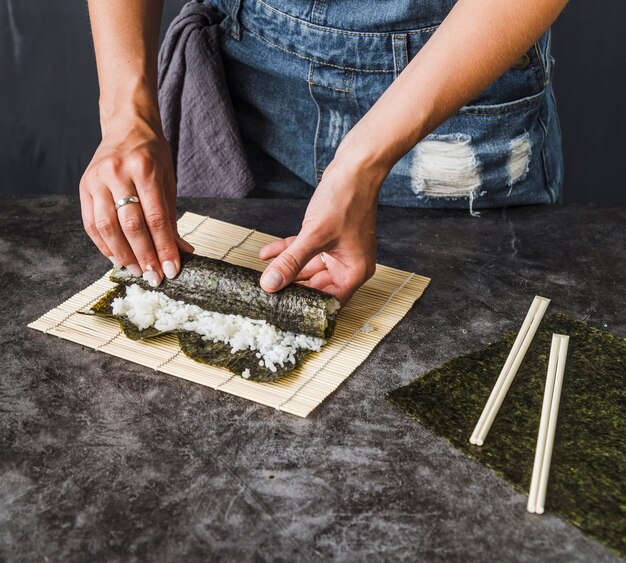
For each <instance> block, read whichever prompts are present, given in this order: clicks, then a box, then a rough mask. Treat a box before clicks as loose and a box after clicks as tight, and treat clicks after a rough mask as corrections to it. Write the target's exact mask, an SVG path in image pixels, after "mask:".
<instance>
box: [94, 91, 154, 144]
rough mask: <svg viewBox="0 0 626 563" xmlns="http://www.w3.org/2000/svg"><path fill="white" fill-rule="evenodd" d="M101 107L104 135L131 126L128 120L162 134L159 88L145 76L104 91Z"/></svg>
mask: <svg viewBox="0 0 626 563" xmlns="http://www.w3.org/2000/svg"><path fill="white" fill-rule="evenodd" d="M99 109H100V127H101V130H102V136H103V137H104V136H105V135H107V134H108V133H110V132H111V131H114V130H116V129H118V128H120V127H121V128H128V127H129V124H142V125H143V126H145V127H148V128H150V129H151V130H153V131H154V132H156V133H157V134H161V135H162V126H161V117H160V114H159V103H158V98H157V94H156V88H155V87H152V86H150V85H149V84H147V83H146V81H144V80H142V79H138V80H137V81H135V82H134V83H133V81H130V82H129V83H126V84H124V85H119V86H118V85H116V86H115V87H113V88H110V89H108V90H107V91H106V93H104V92H102V93H101V96H100V101H99Z"/></svg>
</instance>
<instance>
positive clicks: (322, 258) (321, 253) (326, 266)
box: [320, 252, 328, 270]
mask: <svg viewBox="0 0 626 563" xmlns="http://www.w3.org/2000/svg"><path fill="white" fill-rule="evenodd" d="M320 260H321V261H322V264H324V268H326V269H327V270H328V264H326V258H324V253H323V252H320Z"/></svg>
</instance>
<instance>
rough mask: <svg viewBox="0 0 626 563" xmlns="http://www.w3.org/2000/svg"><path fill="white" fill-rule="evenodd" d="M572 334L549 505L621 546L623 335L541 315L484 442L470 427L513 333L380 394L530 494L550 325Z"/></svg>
mask: <svg viewBox="0 0 626 563" xmlns="http://www.w3.org/2000/svg"><path fill="white" fill-rule="evenodd" d="M553 333H559V334H568V335H570V342H569V353H568V357H567V364H566V366H565V378H564V381H563V389H562V394H561V404H560V409H559V418H558V423H557V428H556V438H555V445H554V451H553V457H552V465H551V468H550V478H549V482H548V492H547V497H546V509H548V510H552V511H554V512H556V513H558V514H559V515H561V516H562V517H563V518H565V519H566V520H568V521H569V522H571V523H572V524H574V525H575V526H577V527H578V528H580V529H581V530H582V531H583V532H585V533H587V534H589V535H590V536H592V537H594V538H595V539H597V540H599V541H601V542H603V543H604V544H606V545H607V546H608V547H610V548H612V549H613V550H615V551H616V552H617V553H619V554H620V555H621V556H625V555H626V432H625V430H626V389H625V385H624V383H625V375H626V339H624V338H620V337H618V336H615V335H613V334H610V333H607V332H603V331H600V330H597V329H595V328H592V327H590V326H589V325H587V324H585V323H583V322H579V321H576V320H573V319H571V318H569V317H566V316H564V315H551V316H549V317H547V318H545V319H544V320H543V322H542V323H541V325H540V328H539V330H538V332H537V334H536V335H535V338H534V339H533V342H532V344H531V346H530V349H529V350H528V352H527V354H526V357H525V358H524V361H523V363H522V366H521V368H520V370H519V372H518V374H517V376H516V378H515V380H514V381H513V384H512V385H511V388H510V390H509V392H508V394H507V396H506V399H505V401H504V403H503V405H502V407H501V409H500V411H499V413H498V416H497V417H496V419H495V421H494V423H493V426H492V427H491V430H490V431H489V434H488V436H487V439H486V440H485V444H484V445H483V446H482V447H479V446H474V445H472V444H470V443H469V438H470V436H471V434H472V431H473V429H474V426H475V425H476V422H477V421H478V418H479V417H480V414H481V412H482V409H483V407H484V406H485V403H486V402H487V398H488V396H489V394H490V393H491V390H492V388H493V386H494V384H495V382H496V379H497V377H498V375H499V373H500V370H501V369H502V366H503V365H504V362H505V361H506V357H507V355H508V353H509V351H510V349H511V346H512V345H513V342H514V340H515V337H516V334H515V333H511V334H507V335H506V336H504V337H503V338H502V340H500V341H498V342H496V343H494V344H491V345H489V346H487V347H485V348H483V349H481V350H478V351H476V352H472V353H470V354H467V355H466V356H461V357H459V358H456V359H453V360H451V361H449V362H447V363H445V364H444V365H442V366H440V367H438V368H436V369H433V370H431V371H429V372H428V373H426V374H424V375H423V376H422V377H420V378H419V379H417V380H415V381H413V382H412V383H410V384H409V385H407V386H405V387H401V388H399V389H396V390H395V391H392V392H391V393H389V394H388V395H387V397H386V398H387V400H388V401H390V402H391V403H392V404H394V405H395V406H397V407H398V408H399V409H400V410H402V411H403V412H405V413H406V414H408V415H409V416H410V417H412V418H413V419H415V420H417V421H418V422H420V423H422V424H423V425H425V426H426V427H428V428H429V429H431V430H432V431H433V432H435V433H436V434H438V435H440V436H442V437H443V438H445V439H446V440H448V441H449V442H450V443H451V444H452V445H453V446H454V447H456V448H457V449H459V450H461V451H462V452H464V453H465V454H467V455H468V456H469V457H471V458H473V459H476V460H478V461H479V462H481V463H483V464H485V465H487V466H488V467H490V468H491V469H493V470H494V471H495V472H496V473H497V474H499V475H501V476H502V477H504V478H505V479H506V480H507V481H509V482H510V483H511V484H512V485H513V486H514V487H515V488H516V489H518V490H519V491H520V492H522V493H524V494H528V488H529V486H530V479H531V474H532V466H533V461H534V456H535V447H536V441H537V433H538V431H539V420H540V418H541V406H542V401H543V393H544V386H545V380H546V372H547V366H548V357H549V354H550V343H551V341H552V334H553Z"/></svg>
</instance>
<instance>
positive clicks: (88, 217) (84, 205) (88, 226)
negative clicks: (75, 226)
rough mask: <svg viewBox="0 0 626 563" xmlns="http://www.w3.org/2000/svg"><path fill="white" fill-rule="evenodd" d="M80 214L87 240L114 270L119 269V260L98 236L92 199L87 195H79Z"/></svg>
mask: <svg viewBox="0 0 626 563" xmlns="http://www.w3.org/2000/svg"><path fill="white" fill-rule="evenodd" d="M80 214H81V216H82V218H83V225H84V227H85V231H86V233H87V234H88V235H89V238H90V239H91V240H92V242H93V243H94V244H95V245H96V247H97V248H98V250H99V251H100V252H102V254H104V255H105V256H106V257H107V258H108V259H109V260H110V261H111V262H112V264H113V265H114V266H115V267H116V268H120V267H121V266H122V264H120V262H119V260H118V259H117V258H116V257H115V255H114V254H113V251H112V250H111V249H110V248H109V247H108V246H107V244H106V242H104V239H103V238H102V237H101V236H100V233H99V232H98V229H97V228H96V221H95V219H94V216H93V198H92V197H91V194H89V193H83V192H82V190H81V193H80Z"/></svg>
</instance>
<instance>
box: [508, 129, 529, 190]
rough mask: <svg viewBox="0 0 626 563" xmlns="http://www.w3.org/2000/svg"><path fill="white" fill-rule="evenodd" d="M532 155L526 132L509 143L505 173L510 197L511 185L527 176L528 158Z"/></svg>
mask: <svg viewBox="0 0 626 563" xmlns="http://www.w3.org/2000/svg"><path fill="white" fill-rule="evenodd" d="M531 154H532V142H531V140H530V135H529V134H528V132H527V131H525V132H524V133H522V134H521V135H519V136H518V137H515V138H513V139H511V140H510V141H509V161H508V163H507V172H508V176H509V180H508V185H509V188H510V189H509V193H508V194H507V197H508V196H509V195H511V190H512V189H513V185H514V184H516V183H518V182H521V181H522V180H523V179H524V178H526V176H527V175H528V171H529V169H530V157H531Z"/></svg>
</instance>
